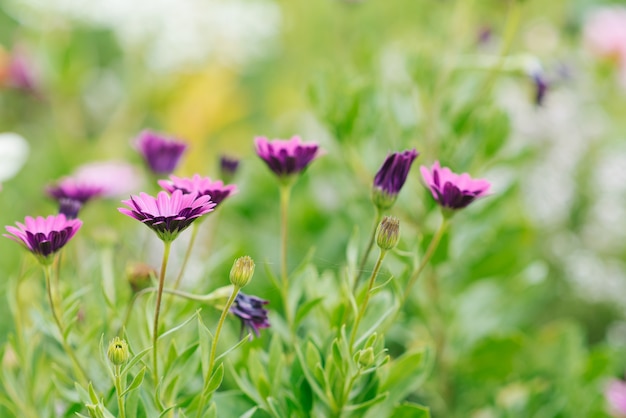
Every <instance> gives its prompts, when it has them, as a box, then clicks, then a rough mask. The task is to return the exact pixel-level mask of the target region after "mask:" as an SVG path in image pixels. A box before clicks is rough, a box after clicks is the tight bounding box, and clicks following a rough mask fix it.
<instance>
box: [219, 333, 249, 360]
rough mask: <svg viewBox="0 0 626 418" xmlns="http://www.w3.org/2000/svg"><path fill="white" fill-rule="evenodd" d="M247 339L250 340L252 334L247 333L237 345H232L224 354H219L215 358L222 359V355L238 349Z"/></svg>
mask: <svg viewBox="0 0 626 418" xmlns="http://www.w3.org/2000/svg"><path fill="white" fill-rule="evenodd" d="M247 341H250V334H246V335H245V336H244V337H243V338H242V339H241V340H239V342H238V343H237V344H235V345H233V346H232V347H230V348H229V349H228V350H226V351H224V352H223V353H222V354H220V355H219V356H217V357H216V358H215V361H218V360H220V359H221V358H222V357H225V356H226V355H228V353H230V352H231V351H234V350H236V349H238V348H239V347H241V346H242V345H244V344H245V343H246V342H247Z"/></svg>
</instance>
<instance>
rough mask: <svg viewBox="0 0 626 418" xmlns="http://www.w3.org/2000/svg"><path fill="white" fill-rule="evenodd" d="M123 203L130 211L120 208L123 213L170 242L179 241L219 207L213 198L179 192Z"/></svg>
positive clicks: (137, 197) (161, 193)
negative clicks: (190, 227) (201, 219)
mask: <svg viewBox="0 0 626 418" xmlns="http://www.w3.org/2000/svg"><path fill="white" fill-rule="evenodd" d="M122 203H123V204H125V205H126V206H128V207H129V208H130V209H127V208H118V210H119V211H120V212H121V213H123V214H124V215H126V216H130V217H131V218H134V219H137V220H138V221H141V222H143V223H144V224H145V225H147V226H148V227H149V228H150V229H152V230H153V231H154V232H155V233H156V234H157V235H158V237H159V238H160V239H161V240H163V241H166V242H170V241H173V240H174V239H176V237H177V236H178V234H179V233H180V232H182V231H183V230H185V229H186V228H187V227H188V226H189V225H191V224H192V223H193V221H195V220H196V219H197V218H199V217H200V216H202V215H204V214H205V213H208V212H211V211H212V210H213V208H214V207H215V203H213V202H211V198H210V197H209V196H197V194H196V193H189V194H184V193H183V192H182V191H180V190H175V191H174V192H173V193H172V195H171V196H170V195H168V194H167V193H166V192H159V194H158V195H157V197H156V198H155V197H153V196H150V195H149V194H146V193H140V194H139V196H131V197H130V199H128V200H122Z"/></svg>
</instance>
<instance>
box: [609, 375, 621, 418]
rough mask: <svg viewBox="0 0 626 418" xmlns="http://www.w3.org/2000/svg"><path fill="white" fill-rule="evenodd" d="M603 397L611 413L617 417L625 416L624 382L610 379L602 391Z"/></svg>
mask: <svg viewBox="0 0 626 418" xmlns="http://www.w3.org/2000/svg"><path fill="white" fill-rule="evenodd" d="M604 397H605V398H606V401H607V403H608V404H609V408H610V411H611V413H613V414H615V416H617V417H624V416H626V382H624V381H623V380H612V381H611V382H610V383H609V384H608V386H607V387H606V389H605V391H604Z"/></svg>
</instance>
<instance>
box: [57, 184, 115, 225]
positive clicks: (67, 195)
mask: <svg viewBox="0 0 626 418" xmlns="http://www.w3.org/2000/svg"><path fill="white" fill-rule="evenodd" d="M46 193H47V194H48V195H49V196H50V197H52V198H53V199H55V200H56V201H57V202H59V213H62V214H64V215H65V216H66V217H67V218H68V219H74V218H76V217H77V216H78V212H79V211H80V209H81V208H82V207H83V205H84V204H85V203H87V202H88V201H89V200H91V199H93V198H94V197H100V196H102V195H103V194H104V188H103V187H102V186H99V185H96V184H90V183H88V182H82V181H80V180H78V179H75V178H72V177H65V178H63V179H61V180H60V181H59V182H58V183H56V184H54V185H51V186H48V187H47V188H46Z"/></svg>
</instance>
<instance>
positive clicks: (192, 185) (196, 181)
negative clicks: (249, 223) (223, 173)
mask: <svg viewBox="0 0 626 418" xmlns="http://www.w3.org/2000/svg"><path fill="white" fill-rule="evenodd" d="M158 183H159V186H161V187H162V188H163V189H165V190H166V191H167V192H168V193H173V192H174V190H180V191H182V192H183V193H185V194H187V193H196V194H197V195H198V196H205V195H208V196H210V197H211V201H212V202H213V203H215V206H217V205H219V204H220V203H222V201H223V200H224V199H226V198H227V197H229V196H232V195H233V194H235V193H237V186H235V185H234V184H229V185H225V184H224V183H222V182H221V181H220V180H216V181H213V180H211V179H210V178H209V177H201V176H200V175H199V174H194V176H193V177H191V178H181V177H176V176H174V175H171V176H170V179H169V180H159V182H158Z"/></svg>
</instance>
